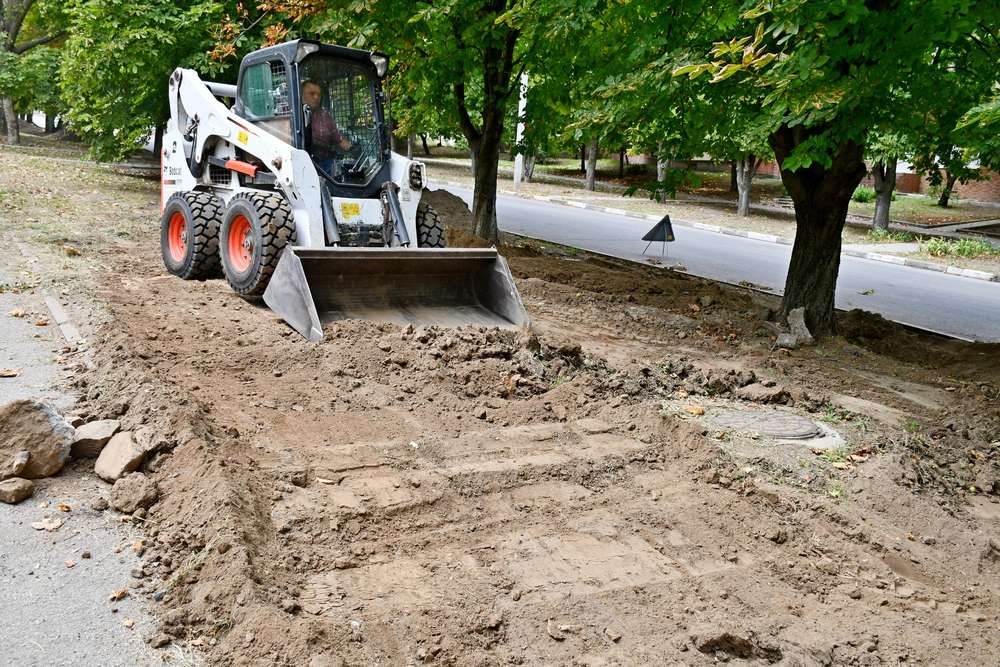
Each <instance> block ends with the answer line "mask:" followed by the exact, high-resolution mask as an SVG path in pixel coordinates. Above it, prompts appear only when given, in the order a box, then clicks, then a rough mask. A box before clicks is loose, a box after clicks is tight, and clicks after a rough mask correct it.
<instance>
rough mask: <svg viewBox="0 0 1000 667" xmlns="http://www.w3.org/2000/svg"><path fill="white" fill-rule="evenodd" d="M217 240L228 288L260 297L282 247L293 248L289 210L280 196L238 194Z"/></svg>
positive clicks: (227, 210)
mask: <svg viewBox="0 0 1000 667" xmlns="http://www.w3.org/2000/svg"><path fill="white" fill-rule="evenodd" d="M219 239H220V241H219V245H220V250H221V254H222V270H223V271H224V272H225V274H226V280H227V281H229V285H230V286H231V287H232V288H233V289H234V290H235V291H236V293H237V294H239V295H241V296H244V297H257V296H260V295H261V294H263V293H264V289H265V288H266V287H267V283H268V281H270V280H271V274H272V273H274V268H275V267H276V266H277V265H278V260H279V259H280V258H281V252H282V251H283V250H284V249H285V246H286V245H294V244H295V221H294V219H293V218H292V210H291V208H289V206H288V203H287V202H286V201H285V200H284V198H282V197H281V195H277V194H270V193H266V192H241V193H240V194H238V195H236V196H235V197H233V198H232V199H231V200H229V205H228V206H227V207H226V213H225V215H224V216H223V218H222V231H221V233H220V234H219Z"/></svg>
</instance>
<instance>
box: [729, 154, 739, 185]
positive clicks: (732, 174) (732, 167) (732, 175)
mask: <svg viewBox="0 0 1000 667" xmlns="http://www.w3.org/2000/svg"><path fill="white" fill-rule="evenodd" d="M729 191H730V192H739V191H740V186H739V183H738V182H737V180H736V161H735V160H734V161H733V162H730V163H729Z"/></svg>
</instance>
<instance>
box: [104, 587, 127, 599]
mask: <svg viewBox="0 0 1000 667" xmlns="http://www.w3.org/2000/svg"><path fill="white" fill-rule="evenodd" d="M126 597H128V588H119V589H118V590H117V591H115V592H113V593H112V594H111V595H110V596H109V597H108V599H109V600H111V601H112V602H118V601H119V600H124V599H125V598H126Z"/></svg>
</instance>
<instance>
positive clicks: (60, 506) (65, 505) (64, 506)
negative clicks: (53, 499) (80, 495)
mask: <svg viewBox="0 0 1000 667" xmlns="http://www.w3.org/2000/svg"><path fill="white" fill-rule="evenodd" d="M56 509H57V510H59V511H60V512H71V511H73V508H72V507H70V506H69V503H59V504H58V505H56Z"/></svg>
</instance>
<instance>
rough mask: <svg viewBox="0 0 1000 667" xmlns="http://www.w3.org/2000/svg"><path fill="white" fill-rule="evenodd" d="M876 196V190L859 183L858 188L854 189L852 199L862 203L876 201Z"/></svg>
mask: <svg viewBox="0 0 1000 667" xmlns="http://www.w3.org/2000/svg"><path fill="white" fill-rule="evenodd" d="M875 196H876V193H875V190H873V189H872V188H869V187H868V186H866V185H859V186H858V187H857V189H855V190H854V194H853V195H851V199H853V200H854V201H856V202H858V203H860V204H869V203H871V202H873V201H875Z"/></svg>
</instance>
